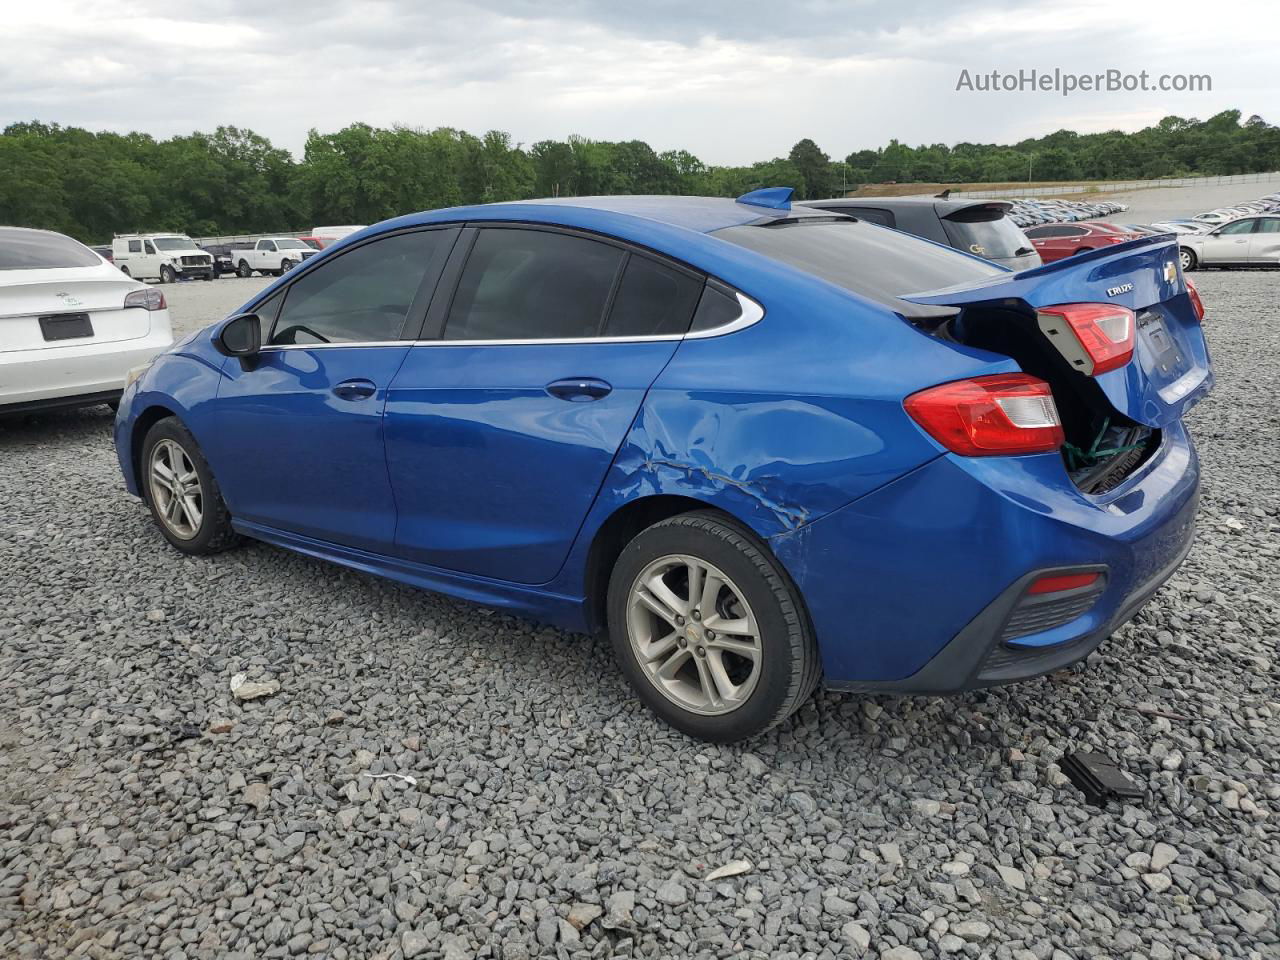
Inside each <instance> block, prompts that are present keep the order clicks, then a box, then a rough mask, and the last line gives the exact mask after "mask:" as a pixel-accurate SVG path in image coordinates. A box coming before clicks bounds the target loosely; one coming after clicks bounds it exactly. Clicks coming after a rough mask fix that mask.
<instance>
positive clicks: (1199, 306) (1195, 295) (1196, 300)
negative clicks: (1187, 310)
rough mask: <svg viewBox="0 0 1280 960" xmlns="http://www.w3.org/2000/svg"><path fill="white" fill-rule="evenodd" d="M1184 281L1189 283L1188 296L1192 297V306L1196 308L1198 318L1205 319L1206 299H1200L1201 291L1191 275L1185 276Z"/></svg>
mask: <svg viewBox="0 0 1280 960" xmlns="http://www.w3.org/2000/svg"><path fill="white" fill-rule="evenodd" d="M1182 279H1183V281H1185V282H1186V284H1187V296H1188V297H1190V298H1191V306H1193V307H1194V308H1195V311H1196V319H1197V320H1201V321H1203V320H1204V301H1203V300H1201V299H1200V291H1199V290H1197V289H1196V285H1195V284H1194V283H1192V282H1191V278H1190V277H1183V278H1182Z"/></svg>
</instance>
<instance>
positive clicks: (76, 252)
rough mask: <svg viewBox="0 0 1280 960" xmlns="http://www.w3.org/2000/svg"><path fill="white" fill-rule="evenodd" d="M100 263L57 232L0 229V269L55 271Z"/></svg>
mask: <svg viewBox="0 0 1280 960" xmlns="http://www.w3.org/2000/svg"><path fill="white" fill-rule="evenodd" d="M100 263H102V261H101V260H99V259H98V257H97V255H96V254H95V253H94V252H93V251H92V250H90V249H89V248H88V247H86V246H84V245H83V244H80V243H76V241H74V240H72V239H71V238H70V237H64V236H63V235H62V234H60V233H45V232H44V231H43V230H17V229H13V228H4V227H0V270H56V269H58V268H60V267H96V266H98V265H99V264H100Z"/></svg>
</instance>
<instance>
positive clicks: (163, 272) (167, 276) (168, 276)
mask: <svg viewBox="0 0 1280 960" xmlns="http://www.w3.org/2000/svg"><path fill="white" fill-rule="evenodd" d="M176 279H177V275H176V274H174V272H173V268H172V267H168V266H163V267H161V268H160V282H161V283H173V282H174V281H175V280H176Z"/></svg>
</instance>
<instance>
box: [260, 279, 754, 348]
mask: <svg viewBox="0 0 1280 960" xmlns="http://www.w3.org/2000/svg"><path fill="white" fill-rule="evenodd" d="M734 296H736V297H737V298H738V305H739V306H740V307H741V308H742V313H740V314H739V315H738V316H737V318H735V319H733V320H730V321H729V322H728V323H722V324H721V325H720V326H718V327H712V328H711V329H710V330H697V331H694V332H693V333H665V334H655V335H653V336H636V337H563V338H557V339H549V338H542V339H527V340H353V341H342V342H341V343H274V344H269V345H265V346H263V347H262V349H261V350H260V351H259V352H261V353H266V352H267V351H270V350H329V349H333V348H334V347H534V346H564V345H566V344H570V343H662V342H670V341H677V340H710V339H712V338H714V337H724V336H728V335H729V334H731V333H737V332H738V331H739V330H745V329H746V328H747V327H750V326H754V325H755V324H757V323H759V322H760V321H761V320H762V319H764V307H762V306H760V304H758V303H756V301H754V300H752V299H751V298H750V297H748V296H747V295H746V294H743V293H739V292H738V291H736V290H735V291H734Z"/></svg>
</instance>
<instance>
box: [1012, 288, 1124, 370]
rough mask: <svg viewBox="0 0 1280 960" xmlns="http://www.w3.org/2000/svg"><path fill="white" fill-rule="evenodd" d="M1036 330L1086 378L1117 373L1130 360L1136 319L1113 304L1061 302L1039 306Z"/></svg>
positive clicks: (1122, 308)
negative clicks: (1050, 305)
mask: <svg viewBox="0 0 1280 960" xmlns="http://www.w3.org/2000/svg"><path fill="white" fill-rule="evenodd" d="M1036 319H1037V320H1038V321H1039V323H1040V329H1041V331H1043V333H1044V335H1045V336H1046V337H1047V338H1048V339H1049V342H1050V343H1052V344H1053V345H1054V346H1055V347H1056V348H1057V350H1058V352H1059V353H1061V354H1062V355H1063V356H1064V357H1066V359H1067V362H1068V363H1070V364H1071V366H1072V367H1074V368H1075V369H1076V370H1079V371H1080V372H1081V373H1083V374H1084V375H1085V376H1087V377H1096V376H1098V374H1100V373H1107V372H1109V371H1111V370H1119V369H1120V368H1121V367H1123V366H1124V365H1125V364H1127V363H1128V362H1129V361H1130V360H1132V359H1133V341H1134V336H1135V332H1136V330H1137V326H1138V318H1137V316H1135V314H1134V312H1133V311H1132V310H1130V309H1129V308H1128V307H1122V306H1120V305H1119V304H1115V303H1064V304H1060V305H1058V306H1054V307H1041V308H1040V310H1039V311H1038V312H1037V313H1036Z"/></svg>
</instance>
